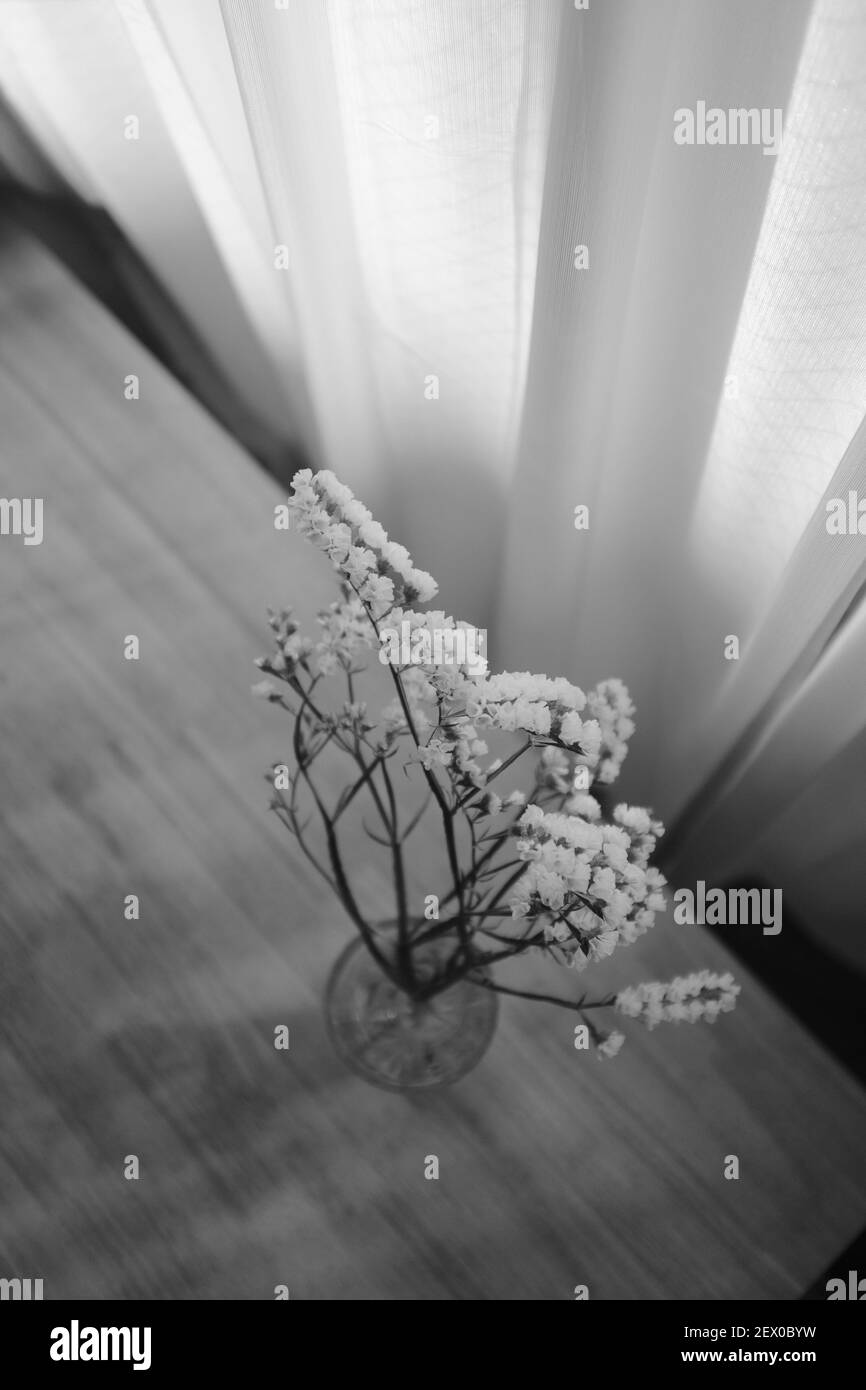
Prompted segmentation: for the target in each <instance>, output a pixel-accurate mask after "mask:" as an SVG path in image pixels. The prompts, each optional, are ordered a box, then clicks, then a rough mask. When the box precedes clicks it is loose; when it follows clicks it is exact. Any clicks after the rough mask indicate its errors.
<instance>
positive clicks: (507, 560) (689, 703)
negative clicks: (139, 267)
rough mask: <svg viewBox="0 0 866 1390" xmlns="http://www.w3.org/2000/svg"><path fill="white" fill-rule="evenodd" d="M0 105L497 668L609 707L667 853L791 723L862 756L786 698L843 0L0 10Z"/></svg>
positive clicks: (831, 611)
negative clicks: (425, 575)
mask: <svg viewBox="0 0 866 1390" xmlns="http://www.w3.org/2000/svg"><path fill="white" fill-rule="evenodd" d="M0 84H2V87H3V90H4V93H5V95H6V98H7V100H8V101H9V102H10V104H11V105H12V106H13V107H14V109H15V110H16V112H17V113H18V115H19V117H20V119H21V121H22V122H23V123H24V124H25V126H26V127H27V129H28V131H29V132H30V133H31V134H32V135H33V137H34V138H35V139H36V140H37V141H38V142H39V143H40V144H41V146H42V148H43V149H44V150H45V152H46V153H47V154H48V156H49V157H50V158H51V160H52V161H53V162H54V164H55V165H56V166H57V168H58V169H59V170H60V171H61V172H62V173H63V175H64V176H65V177H66V178H67V180H68V181H69V182H70V183H71V184H72V185H73V187H75V188H76V189H77V190H78V191H79V192H80V193H81V194H82V196H83V197H85V198H88V199H90V200H92V201H94V202H98V203H100V204H102V205H104V206H105V207H106V208H107V209H108V210H109V211H110V212H111V213H112V215H113V216H114V217H115V218H116V220H117V221H118V223H119V224H120V225H121V227H122V228H123V230H124V231H125V232H126V234H127V235H128V236H129V237H130V238H131V240H132V241H133V242H134V243H135V244H136V246H137V247H138V248H139V249H140V250H141V252H142V253H143V254H144V255H145V256H146V257H147V259H148V261H149V262H150V264H151V266H152V267H153V268H154V270H155V271H156V272H157V273H158V274H159V276H160V277H161V279H162V280H163V282H164V284H165V286H166V287H167V288H168V289H169V291H170V292H171V294H172V295H173V296H174V297H175V299H176V301H177V302H178V304H179V305H180V306H181V307H182V308H183V310H184V311H185V313H186V314H187V315H188V316H189V317H190V319H191V320H192V322H193V323H194V324H196V325H197V326H198V328H199V329H200V331H201V333H202V334H203V335H204V336H205V338H206V340H207V342H208V344H209V345H210V346H211V348H212V350H213V352H214V354H215V356H216V358H217V360H218V361H219V363H220V365H221V366H222V367H223V368H224V369H225V370H227V371H229V372H230V373H231V374H232V377H233V379H234V380H235V381H236V383H237V385H238V388H239V390H241V391H242V392H243V393H244V395H245V397H246V399H247V400H248V402H249V404H250V406H251V407H252V408H253V409H255V410H256V411H258V412H259V413H260V415H261V418H262V419H263V420H265V421H267V422H269V423H271V424H272V425H274V426H275V427H278V428H280V429H281V430H282V431H283V432H284V433H289V434H294V435H295V437H296V438H297V439H298V440H299V441H301V442H303V444H304V446H305V447H306V449H307V450H308V452H309V455H310V456H311V458H312V459H313V460H314V461H315V462H316V463H318V464H320V465H327V466H330V467H332V468H334V469H335V470H336V471H337V472H338V473H339V474H340V475H341V476H342V477H343V478H345V480H346V481H347V482H349V483H350V485H352V486H353V487H354V488H355V489H356V490H357V491H358V492H359V493H360V494H361V495H362V496H364V497H365V499H366V500H368V501H369V503H370V504H371V505H372V506H374V507H376V508H377V509H378V510H379V511H380V512H381V513H382V516H383V520H384V521H385V523H386V525H388V526H389V528H390V529H392V530H393V532H394V533H395V534H399V537H400V539H401V540H403V541H405V543H407V544H408V545H409V546H410V547H411V548H412V550H413V553H415V554H416V556H417V559H418V562H419V563H420V564H422V565H424V567H425V568H428V569H431V570H432V571H434V572H435V573H437V577H439V578H440V582H441V590H442V600H443V602H444V603H445V604H446V605H447V606H448V607H449V608H450V609H451V610H452V611H455V612H457V613H458V614H459V615H460V616H462V617H465V618H467V619H470V620H474V621H476V622H478V623H480V624H482V625H486V626H488V628H489V629H490V630H491V641H490V648H491V656H492V659H493V661H494V663H495V664H496V665H497V666H499V667H506V668H511V669H515V668H518V669H519V668H525V667H531V668H533V669H547V670H551V671H556V672H561V673H563V674H567V675H569V676H572V677H574V678H576V679H578V680H581V681H583V682H585V683H587V684H588V683H592V682H593V681H595V680H596V679H598V678H600V677H603V676H605V675H608V674H619V675H622V676H623V677H624V678H625V679H626V680H627V681H628V683H629V685H630V686H631V687H632V689H633V693H634V695H635V698H636V700H637V703H638V710H639V734H638V737H637V738H636V739H635V740H634V743H633V752H632V754H631V756H630V759H629V762H628V763H627V765H626V768H627V771H626V774H625V776H624V781H623V790H624V792H625V793H626V794H628V795H630V796H633V797H642V798H645V799H647V800H651V801H653V802H655V804H656V805H657V807H658V808H659V810H660V811H661V812H662V813H663V814H664V815H665V816H666V817H668V818H670V817H673V816H675V815H676V814H677V812H680V811H682V809H683V808H684V807H685V806H687V805H688V804H689V803H690V801H691V800H692V799H694V798H696V797H697V798H698V802H699V814H695V815H694V816H692V815H691V814H690V816H689V820H688V824H687V825H686V826H684V827H683V828H681V834H680V836H679V852H680V854H681V855H682V862H684V863H685V862H686V861H687V860H688V859H689V856H692V858H693V857H694V856H695V855H699V856H700V855H702V856H703V858H702V859H701V863H702V864H703V866H704V868H705V870H706V872H705V873H704V876H705V877H707V878H709V877H711V876H712V863H710V862H708V859H709V860H712V859H713V857H714V856H715V859H716V860H717V862H718V864H719V865H721V862H722V859H723V858H724V859H725V861H726V862H727V861H729V860H734V861H735V860H736V859H737V857H738V855H739V856H740V857H742V854H744V853H745V852H746V850H747V848H748V846H749V845H751V844H752V843H753V842H754V834H755V827H754V826H751V827H750V829H749V831H748V834H746V833H745V832H742V831H737V829H736V825H737V819H738V815H739V811H738V809H737V808H739V807H740V806H741V804H742V795H743V794H744V793H743V792H742V788H743V786H745V787H746V789H747V790H748V787H749V785H750V783H749V779H750V778H751V779H752V780H755V779H757V783H758V784H760V787H761V789H762V790H761V798H760V804H761V816H762V823H764V821H765V819H766V818H769V819H772V817H773V816H775V815H776V814H777V813H778V811H779V810H780V808H781V807H782V805H783V804H785V801H786V798H787V799H788V800H789V799H790V794H791V788H790V786H789V785H788V782H787V781H786V779H785V777H783V776H782V775H781V773H780V771H779V766H778V760H777V761H775V762H774V761H773V758H772V757H771V756H770V752H769V751H768V749H769V747H770V745H769V744H768V743H767V737H768V730H769V729H770V727H771V725H773V721H776V720H778V719H779V718H780V717H781V715H782V714H783V713H784V712H785V711H786V710H787V709H788V707H789V705H790V703H791V702H792V701H793V702H795V703H796V709H797V719H798V720H802V721H805V722H803V723H801V724H797V725H796V727H797V728H798V729H800V730H801V732H802V734H803V737H804V738H805V739H806V741H807V743H808V744H809V745H810V747H812V748H813V749H817V748H818V747H819V746H820V747H821V749H822V752H821V758H822V759H824V760H825V761H826V759H828V758H830V757H832V756H833V755H834V753H833V750H834V749H835V751H836V753H838V751H839V740H840V739H841V740H844V739H847V738H851V737H853V735H854V734H856V732H857V728H852V727H851V718H852V717H853V719H854V724H855V725H857V724H858V721H859V724H862V723H863V720H862V719H861V718H860V716H858V715H853V714H851V713H850V712H849V715H847V716H846V718H845V719H841V718H840V719H839V720H838V722H837V725H836V728H835V730H834V735H833V738H832V739H830V740H829V743H827V744H826V746H825V743H822V742H821V740H819V739H817V737H816V730H815V729H813V727H812V724H811V723H810V720H819V721H820V707H821V701H817V703H816V702H815V700H814V699H812V696H811V695H809V691H810V690H811V691H812V692H813V693H814V691H815V690H816V689H821V690H822V691H826V690H827V689H829V688H830V686H833V685H834V681H835V680H836V677H835V676H834V675H833V672H834V671H836V670H838V672H839V673H841V672H842V671H843V670H847V669H848V668H849V667H850V664H851V662H852V661H856V657H855V656H854V655H852V654H853V653H855V652H859V651H861V650H862V647H861V646H860V645H858V644H860V643H861V642H862V634H861V630H860V629H861V626H862V623H861V622H860V620H859V618H858V619H857V620H854V619H852V620H851V621H849V622H848V623H846V624H845V625H844V626H842V627H838V624H839V622H840V619H841V617H842V615H843V613H844V612H845V610H846V608H847V607H848V606H849V605H850V604H851V603H852V600H853V598H854V596H855V595H856V594H857V592H858V586H859V585H860V583H861V582H862V579H863V560H862V555H863V546H864V545H866V540H860V541H859V542H858V540H857V538H854V537H829V536H828V535H827V533H826V529H825V527H824V502H825V499H826V498H828V497H831V496H838V495H846V493H847V489H848V488H849V487H850V488H858V487H859V489H860V492H861V495H863V496H866V477H864V450H863V443H862V431H860V426H861V422H862V421H863V418H864V413H866V333H864V330H866V276H864V259H866V168H864V151H866V139H864V135H866V8H864V6H863V4H862V0H814V3H810V0H762V3H756V0H688V3H677V0H655V3H652V4H648V3H646V0H590V4H589V9H588V10H581V9H578V8H577V7H576V6H575V5H574V4H573V3H571V0H289V3H288V4H286V5H285V6H283V5H282V3H281V0H276V3H275V2H274V0H222V3H219V0H72V3H69V4H63V5H58V4H55V3H53V0H21V3H18V0H6V3H4V4H3V5H2V6H0ZM699 100H704V101H706V102H707V104H708V105H714V104H715V105H718V106H721V107H723V108H728V107H757V108H770V109H774V108H777V107H778V108H781V109H782V111H783V121H784V131H785V136H784V141H783V145H782V150H781V153H780V154H779V156H778V157H777V158H768V157H766V156H765V155H764V154H763V152H762V150H761V148H760V147H755V146H751V147H750V146H728V147H723V146H702V147H699V146H694V147H688V146H681V145H677V144H675V142H674V140H673V124H674V121H673V113H674V111H675V110H676V109H677V108H680V107H694V106H695V104H696V103H697V102H698V101H699ZM130 115H134V116H137V117H138V119H139V123H140V131H139V138H138V140H128V139H126V138H124V122H125V120H126V118H127V117H128V116H130ZM580 245H583V246H586V247H587V248H588V257H589V264H588V267H586V268H583V269H580V268H577V267H576V266H575V248H576V247H578V246H580ZM276 247H285V248H286V252H287V261H288V268H287V269H285V270H283V269H277V268H275V248H276ZM858 431H859V432H858ZM578 504H585V505H588V506H589V508H590V527H589V530H588V531H576V530H575V528H574V525H573V513H574V508H575V506H576V505H578ZM837 627H838V630H836V631H835V633H834V630H835V629H837ZM730 634H736V635H737V636H738V637H739V639H740V643H741V657H740V660H739V661H738V662H727V661H725V659H724V655H723V645H724V639H725V637H726V636H728V635H730ZM831 634H832V635H831ZM828 642H829V643H830V645H829V646H828V647H827V650H826V651H824V654H823V656H821V659H820V662H819V664H818V666H817V667H816V666H815V662H816V660H817V659H818V657H819V654H820V653H821V652H822V650H823V647H824V646H825V644H827V643H828ZM813 668H814V671H813ZM810 671H813V675H812V676H811V677H810V680H811V681H812V684H811V685H809V686H808V688H806V687H803V688H802V689H801V688H800V686H801V683H802V679H803V678H804V677H805V676H806V675H808V674H809V672H810ZM839 679H840V680H841V679H842V676H841V674H840V675H839ZM815 682H818V685H816V684H815ZM834 688H835V687H834ZM822 698H823V696H822ZM810 700H812V703H811V704H810V703H809V702H810ZM861 703H862V702H861ZM853 707H854V706H853V702H852V706H851V710H853ZM809 709H811V711H812V713H811V715H810V714H809V713H808V710H809ZM791 711H792V712H791V721H792V722H791V724H790V726H789V727H791V728H793V727H794V726H795V722H794V714H793V706H791ZM773 727H775V725H773ZM810 731H811V732H810ZM829 744H832V745H833V748H831V747H830V746H829ZM726 759H727V762H726V763H725V760H726ZM722 763H725V772H724V775H723V776H715V777H713V780H712V781H711V782H710V783H709V784H708V778H710V777H711V775H712V774H714V772H715V771H716V770H717V769H718V767H719V765H720V764H722ZM708 785H709V786H710V787H711V788H712V795H711V796H707V795H706V791H707V787H708ZM737 787H740V788H741V791H740V792H738V791H737ZM702 791H703V792H704V800H703V802H701V801H700V797H701V793H702ZM749 795H750V796H751V795H752V793H751V792H749ZM751 804H752V805H753V807H756V806H757V804H758V802H757V801H753V802H752V803H751ZM714 817H717V818H718V819H717V820H716V821H714V819H713V818H714ZM707 818H708V819H707ZM704 819H706V827H705V830H703V831H701V830H700V826H701V824H703V821H704ZM702 836H703V839H702V838H701V837H702ZM720 836H721V840H720ZM722 840H724V844H725V855H724V856H723V855H722V854H721V852H720V850H719V845H720V843H721V841H722ZM701 846H703V848H701Z"/></svg>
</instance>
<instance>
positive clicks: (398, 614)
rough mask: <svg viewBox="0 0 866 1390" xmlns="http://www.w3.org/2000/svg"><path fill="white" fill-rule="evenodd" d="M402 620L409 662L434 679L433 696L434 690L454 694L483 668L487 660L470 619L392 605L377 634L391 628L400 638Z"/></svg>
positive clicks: (479, 673) (484, 669)
mask: <svg viewBox="0 0 866 1390" xmlns="http://www.w3.org/2000/svg"><path fill="white" fill-rule="evenodd" d="M404 624H408V628H407V631H408V633H409V646H410V648H411V650H412V664H414V665H416V666H418V667H420V668H421V669H422V670H423V671H424V672H425V673H426V675H427V676H428V678H429V679H430V680H431V681H432V682H433V685H434V686H435V689H434V690H433V698H434V699H435V697H436V695H437V694H438V695H442V696H446V697H448V696H450V697H453V696H454V695H455V694H456V693H457V692H458V691H459V690H462V688H463V685H464V683H465V682H466V681H467V680H473V679H476V678H477V677H478V676H479V675H481V674H482V673H483V672H484V671H486V668H487V662H486V660H484V658H483V655H482V654H480V653H478V652H477V637H478V629H477V628H476V627H474V626H473V625H472V623H465V622H463V621H462V620H461V619H459V618H452V617H451V615H450V614H449V613H444V612H442V610H441V609H438V608H431V609H429V610H428V611H427V612H426V613H418V612H416V611H415V610H414V609H413V608H400V607H394V608H392V609H391V611H390V612H389V613H387V614H386V615H385V616H384V618H383V620H382V622H381V623H380V624H379V631H380V635H383V634H385V633H388V632H393V633H395V634H397V635H398V638H400V639H402V634H403V631H404V627H403V625H404ZM401 646H402V641H401ZM461 657H462V658H464V659H462V660H461V659H460V658H461ZM392 664H396V665H401V664H402V663H400V662H396V663H392ZM403 669H405V667H403Z"/></svg>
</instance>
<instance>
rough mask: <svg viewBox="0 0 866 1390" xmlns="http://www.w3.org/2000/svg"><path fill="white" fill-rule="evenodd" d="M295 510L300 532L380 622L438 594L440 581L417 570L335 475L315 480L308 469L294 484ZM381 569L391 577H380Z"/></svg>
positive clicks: (292, 501) (292, 502)
mask: <svg viewBox="0 0 866 1390" xmlns="http://www.w3.org/2000/svg"><path fill="white" fill-rule="evenodd" d="M292 490H293V495H292V496H291V497H290V498H289V507H290V508H291V509H292V511H293V512H294V513H295V517H296V521H297V529H298V531H299V532H300V533H301V535H303V536H306V537H307V539H308V540H311V541H312V542H313V544H314V545H316V546H318V547H319V549H320V550H324V552H325V554H326V555H327V556H328V558H329V559H330V561H331V563H332V564H333V565H334V566H335V568H337V569H338V570H340V571H341V572H342V573H343V574H344V575H345V576H346V578H347V579H348V580H349V582H350V583H351V584H353V585H354V586H355V587H356V588H358V591H359V593H361V596H362V598H363V599H364V602H365V603H366V604H367V605H368V607H369V608H370V609H371V610H372V612H373V614H374V616H376V617H379V616H381V615H382V614H383V613H385V612H387V610H388V609H389V608H391V607H393V606H394V604H395V603H403V602H405V601H406V600H408V601H409V602H413V601H414V600H416V599H421V600H422V601H423V602H425V603H426V602H428V601H429V600H430V599H431V598H433V597H434V595H435V593H436V581H435V580H434V579H433V578H432V576H431V575H429V574H428V573H427V572H426V570H416V569H415V568H414V566H413V565H412V559H411V556H410V555H409V552H408V550H406V549H405V547H404V546H402V545H396V544H395V543H394V542H393V541H390V540H389V539H388V534H387V532H386V531H385V529H384V527H382V526H380V524H379V523H378V522H377V521H375V520H374V519H373V517H372V516H371V515H370V513H369V512H368V511H367V508H366V507H365V506H364V505H363V504H362V503H361V502H359V501H358V500H357V498H355V497H354V496H353V495H352V493H351V491H350V490H349V488H347V487H346V486H345V484H344V483H341V482H340V481H339V479H337V478H336V477H335V476H334V474H333V473H332V472H330V470H328V469H324V470H322V471H321V472H319V473H316V474H313V473H312V472H311V471H310V469H309V468H302V469H301V470H300V471H299V472H298V473H296V474H295V477H294V479H293V480H292ZM380 566H381V567H383V568H384V569H385V571H386V572H385V573H381V572H380Z"/></svg>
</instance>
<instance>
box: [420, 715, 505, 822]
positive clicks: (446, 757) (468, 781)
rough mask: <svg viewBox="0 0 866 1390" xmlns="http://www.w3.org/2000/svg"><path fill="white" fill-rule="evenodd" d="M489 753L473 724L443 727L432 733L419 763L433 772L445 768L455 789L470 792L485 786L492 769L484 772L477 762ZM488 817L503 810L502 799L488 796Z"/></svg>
mask: <svg viewBox="0 0 866 1390" xmlns="http://www.w3.org/2000/svg"><path fill="white" fill-rule="evenodd" d="M488 752H489V749H488V747H487V744H486V743H485V742H484V740H483V739H481V738H479V737H478V732H477V730H476V728H475V725H474V724H469V723H467V722H466V721H465V720H460V721H456V722H454V723H448V724H442V725H440V726H439V727H438V728H437V729H435V730H434V732H433V737H432V738H431V739H430V742H429V743H428V744H427V745H426V747H424V748H421V749H419V750H418V754H417V759H418V761H419V762H420V763H421V764H422V766H423V767H425V768H427V770H428V771H430V770H431V769H433V768H436V767H441V768H446V769H447V770H448V772H449V773H450V775H451V779H452V781H453V782H454V785H455V787H456V788H457V790H458V791H460V792H470V791H472V790H475V789H479V788H481V787H483V786H484V785H485V782H486V778H487V776H488V774H489V772H490V768H487V769H486V770H485V769H484V768H482V766H481V764H480V763H479V762H478V761H477V759H478V758H484V757H486V756H487V753H488ZM486 805H487V808H488V814H491V815H492V814H494V812H493V810H492V808H493V807H494V806H495V807H496V809H497V810H501V808H502V802H501V800H500V798H499V797H495V798H494V797H493V794H492V793H488V801H487V803H486Z"/></svg>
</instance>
